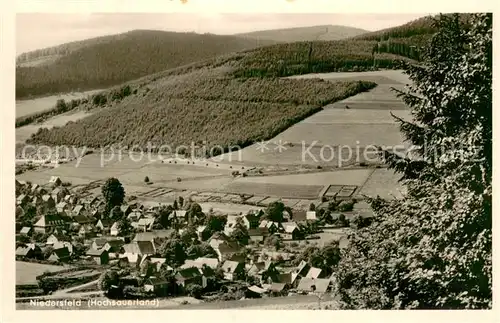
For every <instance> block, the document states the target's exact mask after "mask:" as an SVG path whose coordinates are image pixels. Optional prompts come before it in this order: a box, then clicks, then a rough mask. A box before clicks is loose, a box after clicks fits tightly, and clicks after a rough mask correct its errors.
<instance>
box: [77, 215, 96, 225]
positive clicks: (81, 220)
mask: <svg viewBox="0 0 500 323" xmlns="http://www.w3.org/2000/svg"><path fill="white" fill-rule="evenodd" d="M73 223H74V224H77V225H86V224H91V223H92V220H91V219H89V218H88V217H86V216H85V215H83V214H79V215H75V216H74V217H73Z"/></svg>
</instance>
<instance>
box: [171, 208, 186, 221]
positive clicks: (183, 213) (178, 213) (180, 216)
mask: <svg viewBox="0 0 500 323" xmlns="http://www.w3.org/2000/svg"><path fill="white" fill-rule="evenodd" d="M186 214H187V211H186V210H175V211H174V216H175V217H176V218H178V219H184V220H186Z"/></svg>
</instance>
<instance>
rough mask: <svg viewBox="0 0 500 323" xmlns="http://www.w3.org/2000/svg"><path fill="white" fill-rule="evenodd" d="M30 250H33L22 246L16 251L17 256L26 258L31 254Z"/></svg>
mask: <svg viewBox="0 0 500 323" xmlns="http://www.w3.org/2000/svg"><path fill="white" fill-rule="evenodd" d="M30 250H32V249H31V248H30V247H28V246H25V247H22V246H20V247H18V248H17V249H16V256H26V255H27V254H28V253H29V252H30Z"/></svg>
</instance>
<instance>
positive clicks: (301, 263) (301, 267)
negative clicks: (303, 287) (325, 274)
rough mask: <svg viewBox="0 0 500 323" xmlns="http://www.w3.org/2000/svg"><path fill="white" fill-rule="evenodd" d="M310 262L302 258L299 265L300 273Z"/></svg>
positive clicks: (298, 270)
mask: <svg viewBox="0 0 500 323" xmlns="http://www.w3.org/2000/svg"><path fill="white" fill-rule="evenodd" d="M307 266H309V264H308V263H307V262H305V261H304V260H302V261H301V262H300V264H299V265H298V266H297V272H298V273H299V274H300V273H301V272H302V271H303V270H304V269H305V268H306V267H307Z"/></svg>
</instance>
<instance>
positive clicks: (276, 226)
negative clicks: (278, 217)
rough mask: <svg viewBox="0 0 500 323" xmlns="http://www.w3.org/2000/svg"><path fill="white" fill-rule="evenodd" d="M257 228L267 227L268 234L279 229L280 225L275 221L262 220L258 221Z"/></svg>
mask: <svg viewBox="0 0 500 323" xmlns="http://www.w3.org/2000/svg"><path fill="white" fill-rule="evenodd" d="M258 228H259V229H267V230H268V231H269V233H270V234H273V233H275V232H278V231H279V229H280V228H281V225H280V224H279V223H277V222H272V221H268V220H263V221H261V222H260V224H259V226H258Z"/></svg>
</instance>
